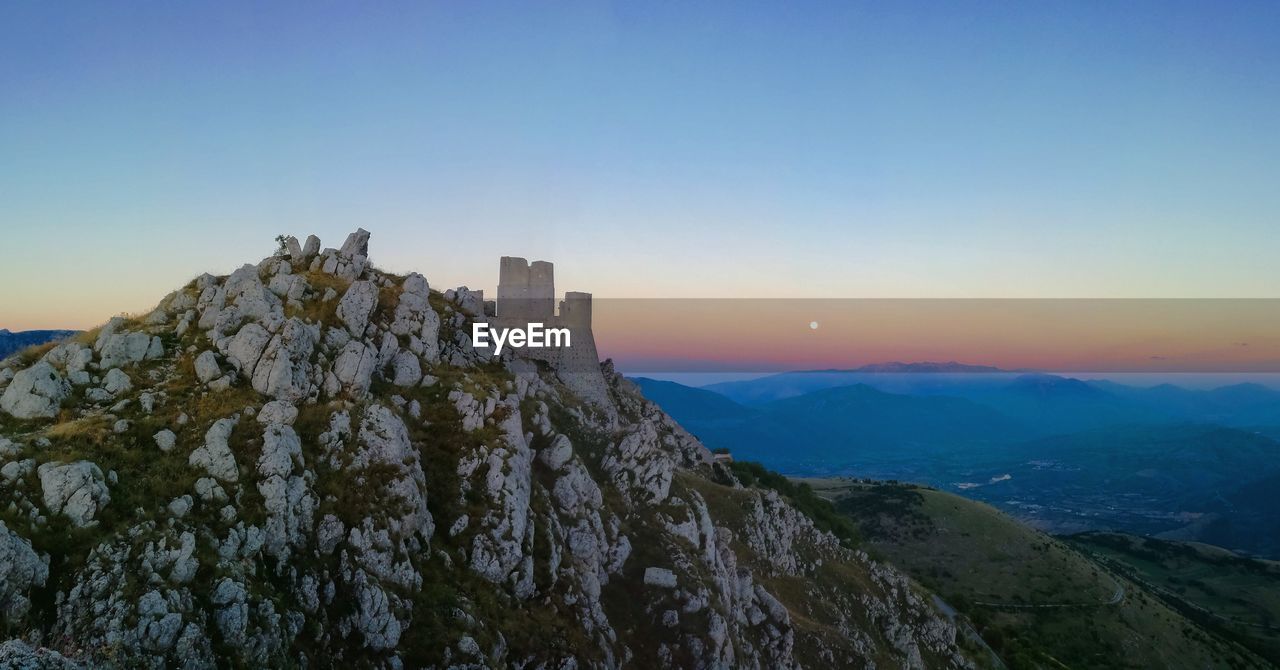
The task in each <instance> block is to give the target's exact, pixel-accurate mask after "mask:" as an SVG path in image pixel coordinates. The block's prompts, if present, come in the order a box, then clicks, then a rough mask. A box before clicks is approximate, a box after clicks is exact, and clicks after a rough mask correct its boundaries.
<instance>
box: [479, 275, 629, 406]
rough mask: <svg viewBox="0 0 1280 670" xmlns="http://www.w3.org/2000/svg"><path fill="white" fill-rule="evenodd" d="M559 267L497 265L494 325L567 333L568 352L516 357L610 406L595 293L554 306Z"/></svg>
mask: <svg viewBox="0 0 1280 670" xmlns="http://www.w3.org/2000/svg"><path fill="white" fill-rule="evenodd" d="M555 297H556V292H555V266H554V265H553V264H551V263H549V262H547V261H534V262H532V263H530V262H529V261H527V260H525V259H523V258H519V257H515V256H503V257H502V260H501V261H500V262H499V266H498V300H497V302H496V303H495V304H494V309H493V312H494V316H493V318H491V319H490V321H491V322H492V323H493V324H494V325H495V326H498V327H501V328H512V327H520V328H523V327H525V326H527V325H528V324H530V323H541V324H542V325H543V326H546V327H548V328H567V329H569V332H570V334H571V340H570V341H571V344H570V346H568V347H560V348H548V349H529V348H525V349H519V350H517V351H516V352H515V354H516V355H518V356H521V357H523V358H528V359H531V360H541V361H545V362H547V363H548V364H550V365H551V367H552V368H553V369H554V370H555V371H556V374H557V376H559V377H560V379H561V380H563V381H564V383H565V385H567V386H569V387H570V388H571V389H573V390H574V392H576V393H577V394H578V395H580V396H582V397H583V398H584V399H587V400H590V401H593V402H596V403H598V404H600V405H609V404H610V403H609V402H608V390H607V385H606V384H605V380H604V377H603V375H602V374H601V373H600V357H599V353H598V352H597V351H596V342H595V335H594V334H593V333H592V332H591V294H590V293H583V292H580V291H569V292H566V293H565V294H564V300H562V301H560V310H559V313H558V314H557V313H556V309H555V307H556V302H555Z"/></svg>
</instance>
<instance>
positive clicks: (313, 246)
mask: <svg viewBox="0 0 1280 670" xmlns="http://www.w3.org/2000/svg"><path fill="white" fill-rule="evenodd" d="M318 253H320V238H318V237H316V236H315V235H307V241H306V243H305V244H303V245H302V257H303V258H311V257H313V256H315V255H316V254H318Z"/></svg>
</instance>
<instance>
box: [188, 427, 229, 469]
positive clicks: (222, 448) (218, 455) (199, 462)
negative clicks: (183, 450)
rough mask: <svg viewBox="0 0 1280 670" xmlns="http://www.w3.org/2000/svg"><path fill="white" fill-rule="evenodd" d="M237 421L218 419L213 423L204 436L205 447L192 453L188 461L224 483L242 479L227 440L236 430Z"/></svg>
mask: <svg viewBox="0 0 1280 670" xmlns="http://www.w3.org/2000/svg"><path fill="white" fill-rule="evenodd" d="M235 427H236V420H235V419H218V420H217V421H215V422H213V426H211V427H210V428H209V430H208V432H206V433H205V435H204V445H203V446H201V447H199V448H197V449H196V450H195V451H192V452H191V456H190V457H188V459H187V461H188V462H189V463H190V464H191V465H193V466H195V467H198V468H203V469H204V471H205V472H208V473H209V474H210V475H213V476H214V477H216V478H217V479H220V480H222V481H224V482H234V481H236V480H238V479H239V478H240V474H239V471H238V470H237V469H236V459H235V455H233V454H232V453H231V447H229V446H227V440H228V439H229V438H230V437H231V431H233V430H235Z"/></svg>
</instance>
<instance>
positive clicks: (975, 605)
mask: <svg viewBox="0 0 1280 670" xmlns="http://www.w3.org/2000/svg"><path fill="white" fill-rule="evenodd" d="M811 484H812V485H813V486H814V488H815V489H816V490H818V491H819V492H820V493H823V494H825V495H827V496H830V497H832V498H833V499H837V501H838V502H837V507H838V508H839V509H840V510H841V511H842V512H845V513H846V514H848V515H850V516H851V517H852V518H853V519H855V520H856V521H858V523H859V525H860V526H861V528H862V533H863V536H864V537H865V538H866V539H865V541H866V543H867V547H868V549H869V550H871V551H873V552H876V553H879V554H880V555H882V556H884V557H885V558H886V559H888V560H889V561H890V562H892V563H894V564H896V565H898V566H899V567H901V568H903V569H904V570H906V571H907V572H908V573H909V574H911V575H912V576H913V577H915V578H916V579H918V580H919V581H921V582H922V583H923V584H924V585H925V586H927V587H929V588H931V589H932V590H934V591H935V592H937V593H939V594H941V595H942V596H943V597H944V598H946V599H947V600H948V601H949V602H951V604H952V605H954V606H955V607H956V608H957V609H958V610H959V611H960V612H961V613H962V614H964V615H966V616H967V617H968V618H969V619H970V620H971V621H972V622H973V623H974V624H975V627H976V628H977V629H978V630H979V631H981V633H982V636H983V638H984V639H985V640H986V641H987V642H988V643H989V644H990V645H991V646H992V647H993V648H995V649H997V650H998V651H999V652H1000V654H1001V655H1002V657H1003V658H1004V660H1005V662H1007V663H1008V664H1009V665H1010V666H1011V667H1015V668H1018V667H1064V666H1065V667H1072V668H1088V667H1097V668H1104V667H1105V668H1116V667H1132V668H1150V667H1169V668H1205V667H1259V666H1261V667H1265V664H1264V662H1263V661H1262V660H1261V659H1259V658H1257V657H1256V656H1254V655H1252V654H1250V653H1249V652H1247V651H1246V650H1243V649H1242V648H1240V647H1239V646H1238V645H1235V644H1233V643H1231V642H1228V641H1225V640H1223V639H1221V638H1219V637H1216V636H1214V635H1212V634H1210V633H1207V632H1206V631H1204V630H1203V629H1202V628H1200V627H1199V626H1197V625H1196V624H1194V623H1192V622H1191V621H1189V620H1188V619H1187V618H1185V617H1184V616H1182V615H1181V614H1179V613H1178V612H1176V611H1174V610H1173V609H1171V608H1169V607H1168V606H1166V605H1165V604H1164V603H1162V602H1161V601H1160V600H1159V599H1158V598H1156V597H1154V596H1152V595H1150V594H1148V593H1147V592H1145V591H1144V590H1143V589H1141V588H1140V587H1138V586H1137V585H1135V584H1133V583H1131V582H1129V581H1127V580H1124V579H1123V578H1118V577H1115V576H1113V575H1112V574H1111V573H1110V572H1108V571H1107V570H1106V569H1105V568H1103V567H1101V566H1100V565H1098V564H1097V563H1096V562H1094V561H1092V560H1090V559H1089V558H1088V557H1086V556H1085V555H1083V554H1081V553H1080V552H1078V551H1075V550H1073V549H1072V548H1071V547H1070V546H1068V545H1067V544H1066V543H1064V542H1062V541H1060V540H1057V539H1055V538H1052V537H1050V536H1048V535H1044V534H1042V533H1039V532H1037V531H1034V530H1032V529H1030V528H1027V527H1024V526H1022V525H1021V524H1018V523H1017V522H1016V521H1014V520H1012V519H1011V518H1009V517H1007V516H1005V515H1003V514H1001V513H1000V512H998V511H996V510H995V509H993V508H991V507H989V506H987V505H984V504H981V503H977V502H973V501H970V500H967V499H964V498H961V497H959V496H955V495H951V494H948V493H943V492H940V491H935V490H932V489H925V488H917V487H911V486H906V485H890V484H858V483H853V482H849V481H836V480H817V481H812V482H811ZM1118 586H1120V587H1123V589H1124V596H1123V597H1122V598H1121V599H1120V601H1119V602H1115V603H1112V601H1113V600H1114V598H1115V595H1116V592H1117V587H1118ZM1030 605H1054V606H1053V607H1029V606H1030Z"/></svg>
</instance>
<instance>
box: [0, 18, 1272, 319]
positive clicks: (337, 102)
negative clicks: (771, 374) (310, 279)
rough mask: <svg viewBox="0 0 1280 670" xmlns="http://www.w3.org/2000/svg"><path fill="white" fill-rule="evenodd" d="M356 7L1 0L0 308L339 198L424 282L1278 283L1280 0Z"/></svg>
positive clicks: (1203, 291)
mask: <svg viewBox="0 0 1280 670" xmlns="http://www.w3.org/2000/svg"><path fill="white" fill-rule="evenodd" d="M374 4H375V3H296V4H290V3H238V2H218V3H208V4H198V3H187V2H181V3H172V2H154V3H151V2H149V3H88V2H82V3H48V2H7V3H4V4H3V5H0V233H2V235H0V244H2V245H3V247H4V250H5V253H4V259H5V260H4V263H2V264H0V282H2V283H3V285H4V287H5V288H4V291H3V292H2V293H0V327H5V326H8V327H11V328H25V327H54V326H86V325H91V324H93V323H96V322H100V321H102V320H104V319H105V318H106V317H107V316H109V315H110V314H112V313H116V312H120V311H123V310H130V311H133V310H141V309H144V308H147V307H149V306H150V305H151V304H154V302H155V301H156V300H158V299H159V298H160V297H161V296H162V295H163V294H164V293H165V292H167V290H168V289H170V288H172V287H175V286H177V285H178V284H180V283H182V282H183V281H185V280H186V279H187V278H189V277H191V276H193V275H195V274H197V273H199V272H201V271H205V270H210V271H217V272H227V271H229V270H230V269H232V268H234V267H235V266H236V265H238V264H239V263H242V262H245V261H253V260H256V259H258V258H260V257H261V256H263V255H265V254H267V253H269V252H270V251H271V248H272V246H273V245H272V242H271V238H272V237H274V235H275V234H277V233H279V232H290V233H295V234H298V235H300V236H301V235H305V234H307V233H310V232H316V233H318V234H320V235H321V237H322V238H323V239H324V241H325V244H326V246H329V245H332V246H337V245H338V244H339V243H340V242H341V237H342V236H343V235H344V234H345V233H346V232H347V231H348V230H351V229H354V228H355V227H356V226H363V227H365V228H367V229H369V230H371V231H373V233H374V239H373V243H372V255H373V256H374V260H375V261H376V262H378V263H379V264H380V265H382V266H384V267H387V268H388V269H392V270H398V271H407V270H411V269H415V270H420V271H422V272H423V273H424V274H425V275H426V276H427V278H428V279H429V280H430V281H431V282H432V284H433V286H437V287H445V286H449V285H457V284H460V283H466V284H469V285H471V286H473V287H476V286H479V287H485V288H492V285H493V283H494V282H495V281H496V274H497V257H498V256H499V255H503V254H516V255H526V256H529V257H537V258H547V259H549V260H553V261H555V262H557V278H558V279H559V282H558V283H559V288H560V289H561V290H564V289H582V290H591V291H594V292H595V293H596V294H598V295H608V296H668V295H697V296H739V295H742V296H755V295H770V296H787V295H805V296H814V297H820V296H941V297H949V296H1091V297H1092V296H1269V297H1271V296H1276V295H1280V290H1277V286H1280V185H1278V183H1277V182H1278V179H1277V177H1278V176H1280V38H1278V37H1277V36H1278V35H1280V3H1276V2H1265V3H1248V2H1230V3H1217V2H1204V3H1179V2H1153V3H1146V2H1083V1H1082V2H1061V3H1051V2H982V3H966V2H959V3H944V2H927V3H920V4H912V3H866V4H861V3H831V4H818V3H776V2H767V3H750V2H724V3H676V2H660V3H653V2H636V3H627V4H603V3H585V4H577V3H571V2H556V3H530V4H494V3H470V2H459V3H448V4H439V5H424V4H422V3H409V4H404V5H395V4H389V3H376V4H377V6H376V7H374V6H372V5H374ZM15 285H17V286H21V287H23V288H21V289H19V290H13V289H12V288H11V287H12V286H15Z"/></svg>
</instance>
